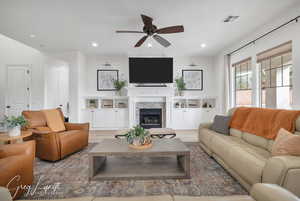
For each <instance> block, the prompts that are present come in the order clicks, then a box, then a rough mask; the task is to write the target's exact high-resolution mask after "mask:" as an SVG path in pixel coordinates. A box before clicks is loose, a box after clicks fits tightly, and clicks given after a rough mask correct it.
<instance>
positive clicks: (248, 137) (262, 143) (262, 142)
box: [242, 132, 269, 150]
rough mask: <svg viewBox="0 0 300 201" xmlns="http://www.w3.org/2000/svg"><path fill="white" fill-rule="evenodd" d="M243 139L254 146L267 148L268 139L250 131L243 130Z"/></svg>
mask: <svg viewBox="0 0 300 201" xmlns="http://www.w3.org/2000/svg"><path fill="white" fill-rule="evenodd" d="M242 138H243V140H245V141H246V142H248V143H249V144H252V145H254V146H257V147H260V148H263V149H265V150H268V145H269V140H268V139H266V138H263V137H260V136H257V135H253V134H251V133H247V132H243V135H242Z"/></svg>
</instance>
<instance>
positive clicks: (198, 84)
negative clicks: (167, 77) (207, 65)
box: [182, 69, 203, 91]
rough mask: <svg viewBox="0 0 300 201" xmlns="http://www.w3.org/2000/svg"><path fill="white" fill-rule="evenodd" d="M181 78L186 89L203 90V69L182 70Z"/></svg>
mask: <svg viewBox="0 0 300 201" xmlns="http://www.w3.org/2000/svg"><path fill="white" fill-rule="evenodd" d="M182 78H183V81H184V82H185V87H186V90H197V91H202V90H203V70H200V69H199V70H198V69H193V70H182Z"/></svg>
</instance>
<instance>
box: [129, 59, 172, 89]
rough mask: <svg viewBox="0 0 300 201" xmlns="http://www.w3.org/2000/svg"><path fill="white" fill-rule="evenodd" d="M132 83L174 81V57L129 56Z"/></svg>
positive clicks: (130, 80)
mask: <svg viewBox="0 0 300 201" xmlns="http://www.w3.org/2000/svg"><path fill="white" fill-rule="evenodd" d="M129 82H130V83H172V82H173V58H141V57H137V58H129Z"/></svg>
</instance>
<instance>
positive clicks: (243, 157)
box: [199, 109, 300, 196]
mask: <svg viewBox="0 0 300 201" xmlns="http://www.w3.org/2000/svg"><path fill="white" fill-rule="evenodd" d="M234 110H235V109H231V110H230V111H229V113H228V115H230V116H231V115H232V114H233V112H234ZM210 126H211V123H207V124H201V125H200V127H199V142H200V145H201V147H202V148H203V149H204V150H205V151H206V152H207V153H208V154H209V155H210V156H212V157H213V158H215V159H216V160H217V161H218V162H219V163H220V164H221V165H222V166H223V167H224V168H225V169H226V170H227V171H228V172H229V173H230V174H231V175H232V176H233V177H235V178H236V179H237V180H238V181H239V182H240V183H241V184H242V185H243V186H244V187H245V188H246V189H247V190H248V191H249V190H250V189H251V187H252V185H253V184H256V183H270V184H278V185H280V186H282V187H284V188H286V189H288V190H290V191H291V192H293V193H294V194H296V195H297V196H300V157H296V156H276V157H272V156H271V149H272V145H273V142H274V141H273V140H268V139H265V138H262V137H259V136H256V135H252V134H249V133H244V132H241V131H239V130H236V129H232V128H231V129H230V135H229V136H227V135H222V134H219V133H216V132H214V131H212V130H210ZM295 134H298V135H299V134H300V117H299V118H298V119H297V120H296V132H295Z"/></svg>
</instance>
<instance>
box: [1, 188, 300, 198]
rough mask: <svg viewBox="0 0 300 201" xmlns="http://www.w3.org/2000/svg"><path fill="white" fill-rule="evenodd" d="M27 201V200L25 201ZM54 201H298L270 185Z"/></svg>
mask: <svg viewBox="0 0 300 201" xmlns="http://www.w3.org/2000/svg"><path fill="white" fill-rule="evenodd" d="M0 201H12V199H11V197H10V193H9V191H8V190H7V189H6V188H3V187H0ZM27 201H28V200H27ZM56 201H300V200H299V198H297V196H295V195H294V194H292V193H290V192H289V191H287V190H285V189H283V188H281V187H279V186H277V185H272V184H256V185H254V186H253V188H252V190H251V194H250V196H247V195H236V196H202V197H188V196H170V195H163V196H148V197H126V198H125V197H123V198H122V197H119V198H116V197H98V198H94V197H82V198H70V199H62V200H56Z"/></svg>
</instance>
